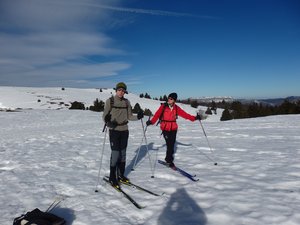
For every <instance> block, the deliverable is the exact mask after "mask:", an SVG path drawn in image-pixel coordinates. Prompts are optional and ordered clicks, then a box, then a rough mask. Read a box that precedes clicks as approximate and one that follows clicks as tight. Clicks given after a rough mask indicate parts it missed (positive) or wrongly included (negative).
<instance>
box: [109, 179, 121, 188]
mask: <svg viewBox="0 0 300 225" xmlns="http://www.w3.org/2000/svg"><path fill="white" fill-rule="evenodd" d="M109 182H110V184H111V186H113V187H114V188H119V187H120V186H119V182H118V181H117V179H109Z"/></svg>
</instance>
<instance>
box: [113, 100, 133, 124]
mask: <svg viewBox="0 0 300 225" xmlns="http://www.w3.org/2000/svg"><path fill="white" fill-rule="evenodd" d="M123 100H124V101H125V103H126V106H125V107H124V106H115V105H114V103H115V98H114V96H111V97H110V111H109V112H108V114H109V113H110V112H111V110H112V109H113V108H115V109H127V116H128V107H129V101H128V99H127V98H123ZM126 124H128V121H126V122H123V123H120V124H118V126H123V125H126Z"/></svg>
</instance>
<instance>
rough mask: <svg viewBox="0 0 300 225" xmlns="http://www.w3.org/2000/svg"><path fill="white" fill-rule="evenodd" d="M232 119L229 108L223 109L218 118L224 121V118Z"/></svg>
mask: <svg viewBox="0 0 300 225" xmlns="http://www.w3.org/2000/svg"><path fill="white" fill-rule="evenodd" d="M232 119H233V117H232V115H231V114H230V112H229V109H227V108H226V109H224V111H223V113H222V116H221V119H220V120H221V121H226V120H232Z"/></svg>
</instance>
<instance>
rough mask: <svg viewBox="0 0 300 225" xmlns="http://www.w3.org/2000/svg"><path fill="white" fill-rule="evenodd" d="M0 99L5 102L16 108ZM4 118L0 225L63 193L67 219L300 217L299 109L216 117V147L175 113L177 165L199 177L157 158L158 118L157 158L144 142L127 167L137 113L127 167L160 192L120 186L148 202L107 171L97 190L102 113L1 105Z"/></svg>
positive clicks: (151, 224)
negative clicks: (110, 179) (107, 179)
mask: <svg viewBox="0 0 300 225" xmlns="http://www.w3.org/2000/svg"><path fill="white" fill-rule="evenodd" d="M1 97H2V96H1ZM1 97H0V102H1V103H2V106H7V107H12V106H9V101H8V100H7V98H6V100H5V99H4V98H2V100H1ZM3 99H4V100H3ZM5 101H6V102H5ZM143 101H144V100H143ZM34 102H35V101H34ZM146 103H147V102H142V104H145V105H147V104H146ZM158 105H159V103H152V105H151V107H153V108H155V107H156V106H158ZM31 108H33V107H31ZM189 110H190V112H191V113H193V111H195V109H189ZM144 122H145V119H144ZM0 124H1V129H0V137H1V138H0V158H1V161H0V180H1V183H0V201H1V203H2V204H1V206H0V224H1V225H11V224H12V221H13V219H14V218H15V217H17V216H19V215H21V214H23V213H25V212H27V211H30V210H33V209H34V208H39V209H41V210H46V209H47V208H48V207H49V206H50V204H51V203H52V202H53V201H54V200H55V199H57V198H64V200H63V201H62V202H61V204H59V205H58V207H57V208H55V209H54V210H53V213H55V214H56V215H60V216H62V217H64V218H65V219H66V220H67V221H68V224H69V225H70V224H73V225H98V224H112V225H114V224H122V225H124V224H125V225H127V224H128V225H129V224H130V225H136V224H140V225H142V224H145V225H156V224H157V225H229V224H230V225H272V224H274V225H299V224H300V160H299V159H300V132H299V131H300V115H286V116H271V117H263V118H255V119H243V120H233V121H227V122H220V121H219V120H218V119H217V118H216V117H214V116H212V117H210V118H209V119H207V120H205V121H203V126H204V128H205V131H206V133H207V137H208V140H209V142H210V144H211V146H212V148H213V153H212V152H211V151H210V149H209V147H208V143H207V141H206V138H205V136H204V135H203V132H202V128H201V126H200V124H199V122H197V121H196V122H194V123H193V122H190V121H185V120H182V119H179V121H178V124H179V131H178V136H177V145H176V155H175V164H176V165H177V166H178V167H181V168H182V169H185V170H187V171H188V172H190V173H192V174H197V177H198V178H199V181H198V182H192V181H190V180H189V179H187V178H186V177H183V176H181V175H179V174H177V173H175V172H174V171H172V170H170V169H168V168H165V167H163V166H162V165H160V164H154V160H155V159H156V157H157V158H158V159H163V158H164V155H165V143H164V140H163V138H162V137H161V136H160V131H159V128H158V127H156V126H151V127H148V128H147V132H146V136H147V143H148V149H149V154H150V156H151V160H152V162H153V164H150V162H149V157H148V156H147V154H146V149H147V148H146V145H145V142H143V145H142V148H141V151H140V154H139V157H138V159H137V167H136V169H135V171H131V168H132V167H133V165H134V161H135V157H136V155H137V151H138V149H139V146H140V144H141V141H142V138H143V131H142V125H141V121H135V122H130V123H129V127H130V137H129V145H128V149H127V168H126V173H127V175H128V177H129V178H130V179H131V180H132V182H134V183H136V184H138V185H140V186H143V187H145V188H147V189H149V190H151V191H153V192H156V193H159V194H160V193H164V194H163V195H162V196H159V197H156V196H152V195H149V194H147V193H144V192H141V191H139V190H135V189H132V188H130V187H124V190H125V191H126V192H127V193H129V194H130V195H131V196H132V197H133V198H134V199H135V200H136V201H137V202H138V203H139V204H141V205H143V206H146V208H144V209H137V208H135V207H134V206H133V205H132V204H131V203H130V202H129V201H128V200H127V199H125V198H123V197H122V196H121V195H120V194H119V193H116V192H115V191H114V190H113V189H112V188H111V187H110V186H108V185H106V184H105V183H103V182H102V180H101V179H100V183H99V185H98V186H97V189H98V190H99V192H98V193H96V192H95V189H96V185H97V177H98V170H99V166H100V158H101V154H102V149H103V148H102V147H103V141H104V133H103V132H102V128H103V122H102V120H101V113H96V112H91V111H72V110H47V109H34V110H21V111H20V112H4V111H3V112H0ZM109 158H110V148H109V144H108V142H107V141H106V144H105V148H104V152H103V161H102V169H101V171H100V177H103V176H104V175H107V174H108V173H109V170H108V168H109ZM214 162H217V163H218V165H217V166H215V165H214ZM150 165H152V166H154V170H153V167H152V170H151V167H150ZM153 172H154V175H155V178H151V175H152V173H153Z"/></svg>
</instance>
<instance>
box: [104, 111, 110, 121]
mask: <svg viewBox="0 0 300 225" xmlns="http://www.w3.org/2000/svg"><path fill="white" fill-rule="evenodd" d="M110 120H111V114H110V113H109V114H107V115H106V116H105V117H104V121H105V123H109V122H110Z"/></svg>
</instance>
